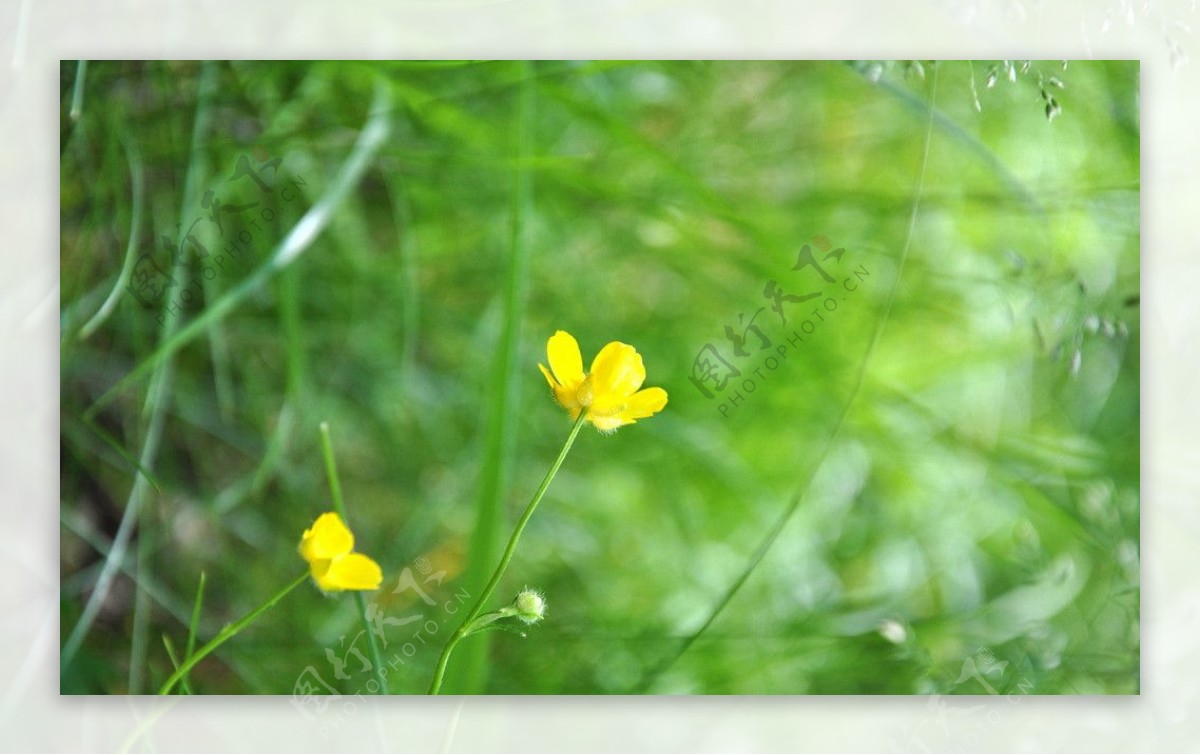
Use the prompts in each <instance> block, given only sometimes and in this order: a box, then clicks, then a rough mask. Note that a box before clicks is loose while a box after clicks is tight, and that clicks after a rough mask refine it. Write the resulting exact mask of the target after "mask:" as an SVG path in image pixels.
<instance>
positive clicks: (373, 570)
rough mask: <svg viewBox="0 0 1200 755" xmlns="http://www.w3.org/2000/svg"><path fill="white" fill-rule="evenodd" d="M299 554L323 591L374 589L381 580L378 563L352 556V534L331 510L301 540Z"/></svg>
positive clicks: (356, 554) (381, 572)
mask: <svg viewBox="0 0 1200 755" xmlns="http://www.w3.org/2000/svg"><path fill="white" fill-rule="evenodd" d="M300 555H301V556H304V560H305V561H307V562H308V566H309V568H310V569H311V570H312V577H313V580H315V581H316V583H317V587H319V588H321V589H322V590H324V591H325V592H338V591H340V590H374V589H376V588H378V587H379V583H380V582H382V581H383V571H382V570H380V568H379V564H377V563H375V562H374V561H373V560H371V559H370V558H368V557H367V556H364V555H363V554H361V553H354V533H352V532H351V531H350V528H349V527H347V526H346V524H345V523H344V522H343V521H342V518H341V517H340V516H338V515H337V514H335V513H333V512H332V511H330V512H328V513H326V514H321V515H320V516H319V517H317V521H315V522H313V525H312V527H310V528H309V529H306V530H305V531H304V535H303V536H302V537H301V538H300Z"/></svg>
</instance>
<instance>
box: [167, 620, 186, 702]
mask: <svg viewBox="0 0 1200 755" xmlns="http://www.w3.org/2000/svg"><path fill="white" fill-rule="evenodd" d="M162 641H163V647H164V648H166V650H167V658H169V659H170V660H171V668H173V669H174V670H175V671H178V670H179V656H178V655H176V654H175V643H174V642H171V637H170V636H169V635H165V634H164V635H163V636H162ZM179 689H180V690H182V691H183V694H185V695H190V694H192V685H190V684H188V680H187V676H184V677H182V678H181V679H180V680H179Z"/></svg>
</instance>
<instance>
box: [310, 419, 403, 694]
mask: <svg viewBox="0 0 1200 755" xmlns="http://www.w3.org/2000/svg"><path fill="white" fill-rule="evenodd" d="M321 453H322V455H323V456H324V457H325V476H326V477H328V478H329V492H330V493H331V494H332V495H333V510H334V511H336V512H337V515H338V516H340V517H341V518H342V521H343V522H345V521H347V520H346V504H345V503H344V502H343V500H342V483H341V481H340V480H339V479H338V472H337V461H335V460H334V457H333V440H332V439H331V438H330V437H329V423H328V422H322V423H321ZM347 526H349V525H347ZM354 605H355V607H357V608H358V620H359V621H360V622H362V626H363V629H364V630H366V632H367V644H368V645H369V646H370V650H371V673H372V674H373V675H374V677H375V682H376V683H377V684H378V685H379V694H381V695H386V694H389V693H388V687H387V677H386V676H384V674H383V656H382V655H380V653H379V641H378V640H376V639H375V633H374V632H373V631H371V621H370V619H368V618H367V600H366V598H364V597H363V594H362V593H361V592H359V591H357V590H356V591H355V592H354Z"/></svg>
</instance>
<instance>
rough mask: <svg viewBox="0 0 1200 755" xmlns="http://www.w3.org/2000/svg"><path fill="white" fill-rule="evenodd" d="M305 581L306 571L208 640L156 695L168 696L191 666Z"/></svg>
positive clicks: (176, 670)
mask: <svg viewBox="0 0 1200 755" xmlns="http://www.w3.org/2000/svg"><path fill="white" fill-rule="evenodd" d="M306 579H308V570H307V569H306V570H305V571H304V573H303V574H301V575H300V576H299V577H296V579H295V580H294V581H292V583H291V584H289V585H288V586H287V587H285V588H283V589H282V590H280V591H279V592H277V593H275V594H274V595H272V596H271V597H270V598H268V599H267V602H266V603H263V604H262V605H261V606H259V607H258V608H255V609H254V610H253V611H251V612H250V613H248V614H246V615H245V616H243V617H242V618H240V619H238V620H237V621H235V622H233V623H232V624H230V625H228V626H226V627H225V628H224V629H222V630H221V631H220V632H218V633H217V636H216V637H213V638H212V639H211V640H209V642H208V644H207V645H205V646H204V647H202V648H200V649H199V650H197V651H196V652H195V654H194V655H191V656H189V657H188V659H187V660H185V661H184V662H183V663H182V664H181V665H180V666H179V668H177V669H175V673H173V674H171V676H170V677H168V678H167V681H166V682H165V683H164V684H163V686H162V688H161V689H159V690H158V694H160V695H166V694H170V692H171V689H172V688H174V686H175V685H176V684H177V683H178V682H179V680H180V679H182V678H183V676H184V675H185V674H187V672H189V671H191V670H192V667H193V666H195V665H196V664H197V663H199V662H200V661H202V660H203V659H204V658H205V657H206V656H208V655H209V654H210V653H212V651H214V650H216V649H217V648H219V647H220V646H221V645H223V644H224V643H225V642H226V641H227V640H229V639H230V638H232V637H233V636H234V635H235V634H237V633H238V632H240V631H242V630H243V629H245V628H246V627H248V626H250V625H251V624H253V623H254V622H255V620H256V619H258V617H259V616H262V615H263V614H264V613H266V612H267V611H269V610H271V609H272V608H274V607H275V604H276V603H278V602H279V601H281V600H283V599H284V597H285V596H287V594H288V593H290V592H291V591H292V590H295V589H296V588H297V587H299V586H300V585H301V584H303V583H304V581H305V580H306Z"/></svg>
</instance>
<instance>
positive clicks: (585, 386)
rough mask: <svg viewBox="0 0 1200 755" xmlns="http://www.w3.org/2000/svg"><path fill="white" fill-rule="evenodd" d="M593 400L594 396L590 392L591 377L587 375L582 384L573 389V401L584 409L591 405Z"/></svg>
mask: <svg viewBox="0 0 1200 755" xmlns="http://www.w3.org/2000/svg"><path fill="white" fill-rule="evenodd" d="M593 399H595V395H594V394H593V392H592V376H591V375H587V376H585V377H584V378H583V382H582V383H580V384H579V387H578V388H576V389H575V400H576V401H578V402H579V405H580V406H582V407H583V408H585V409H586V408H588V407H589V406H591V405H592V401H593Z"/></svg>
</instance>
